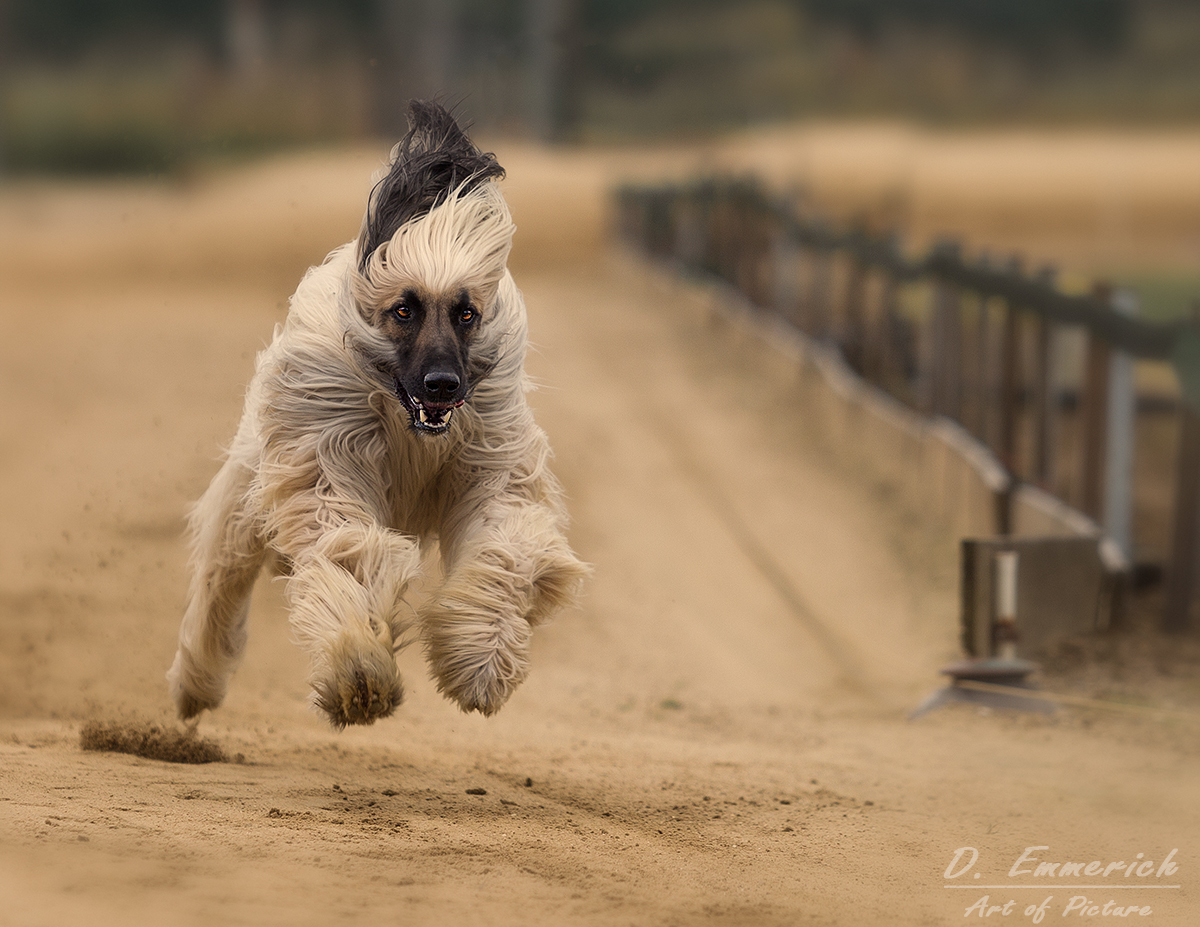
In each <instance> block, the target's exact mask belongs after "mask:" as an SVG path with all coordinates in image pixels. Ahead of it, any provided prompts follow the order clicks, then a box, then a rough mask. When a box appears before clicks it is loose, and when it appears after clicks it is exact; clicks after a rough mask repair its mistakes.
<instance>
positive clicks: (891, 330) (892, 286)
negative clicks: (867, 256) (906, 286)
mask: <svg viewBox="0 0 1200 927" xmlns="http://www.w3.org/2000/svg"><path fill="white" fill-rule="evenodd" d="M888 249H889V250H890V251H891V252H892V254H893V255H899V253H900V241H899V239H898V237H897V236H896V235H895V233H893V234H892V235H891V236H890V237H889V239H888ZM879 276H880V280H879V316H878V322H877V323H876V324H877V326H878V333H877V338H878V353H877V354H876V357H875V360H874V363H875V364H876V368H875V380H876V382H877V383H878V384H879V385H880V386H882V387H883V388H884V389H889V388H891V387H892V386H893V383H896V384H899V383H901V382H903V383H904V385H905V386H907V385H908V377H907V370H906V369H905V367H906V364H905V362H904V360H903V355H902V353H901V345H900V344H899V337H898V336H899V328H900V314H899V312H897V303H898V301H899V299H900V281H899V280H897V279H896V275H895V274H894V273H892V272H891V271H889V270H887V269H883V270H880V271H879ZM893 391H894V390H893Z"/></svg>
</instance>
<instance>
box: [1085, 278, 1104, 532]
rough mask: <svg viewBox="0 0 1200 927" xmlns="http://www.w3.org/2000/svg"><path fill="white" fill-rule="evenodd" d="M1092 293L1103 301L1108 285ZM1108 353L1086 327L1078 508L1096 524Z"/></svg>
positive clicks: (1101, 482) (1101, 515)
mask: <svg viewBox="0 0 1200 927" xmlns="http://www.w3.org/2000/svg"><path fill="white" fill-rule="evenodd" d="M1094 293H1095V296H1096V297H1097V298H1099V299H1102V300H1104V301H1105V302H1108V301H1109V300H1110V299H1111V297H1112V289H1111V287H1109V286H1108V285H1107V284H1104V283H1098V284H1096V287H1095V291H1094ZM1111 355H1112V349H1111V348H1110V347H1109V344H1108V342H1106V341H1104V340H1103V339H1101V338H1099V337H1097V336H1096V334H1095V333H1094V332H1092V331H1090V330H1089V331H1088V333H1087V355H1086V361H1085V366H1084V373H1083V388H1082V390H1081V392H1080V396H1079V417H1080V418H1079V421H1080V440H1079V443H1078V453H1079V457H1078V466H1079V471H1078V472H1079V487H1080V489H1079V500H1080V501H1079V507H1080V508H1081V509H1082V510H1083V511H1084V512H1085V513H1086V514H1087V515H1089V516H1091V517H1092V518H1093V519H1095V521H1096V522H1098V523H1102V522H1103V519H1104V483H1105V480H1106V478H1107V472H1106V471H1107V465H1108V461H1107V459H1106V455H1105V451H1106V450H1107V449H1108V400H1109V368H1110V358H1111Z"/></svg>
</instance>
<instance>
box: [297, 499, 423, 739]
mask: <svg viewBox="0 0 1200 927" xmlns="http://www.w3.org/2000/svg"><path fill="white" fill-rule="evenodd" d="M419 567H420V553H419V551H418V549H417V545H416V543H415V542H414V541H413V540H412V539H411V538H408V537H405V536H403V535H401V534H398V533H397V532H395V531H391V530H389V529H387V528H383V527H381V526H379V525H377V524H370V523H356V522H345V523H343V524H341V525H337V526H335V527H332V528H329V529H326V530H325V531H323V532H322V533H321V534H320V535H319V536H318V537H317V538H316V540H315V541H313V542H311V543H309V544H306V545H305V546H304V547H303V548H302V549H301V550H300V551H299V552H298V554H297V555H296V557H295V558H294V559H293V565H292V575H291V577H290V579H289V581H288V589H287V598H288V601H289V604H290V606H291V625H292V629H293V632H294V633H295V636H296V640H297V643H299V644H300V645H301V646H302V647H304V649H305V650H307V651H308V652H309V654H310V655H311V658H312V677H311V684H312V689H313V703H314V704H315V705H316V706H317V707H318V708H320V709H321V710H322V711H323V712H325V714H326V715H327V716H328V717H329V721H330V723H331V724H333V725H334V726H335V727H338V728H342V727H345V726H346V725H347V724H370V723H372V722H373V721H375V720H376V719H378V718H384V717H387V716H388V715H390V714H391V713H392V712H393V711H395V710H396V708H397V707H398V706H399V704H400V702H401V700H402V699H403V696H404V690H403V686H402V684H401V681H400V673H399V670H398V669H397V668H396V658H395V650H396V649H397V647H398V646H399V645H400V639H401V636H402V635H403V633H404V631H405V628H406V626H407V623H408V620H409V618H408V617H407V616H406V615H405V614H404V613H403V610H404V609H405V608H406V606H405V605H404V602H403V599H402V596H403V594H404V589H405V586H407V584H408V583H409V582H410V581H411V579H412V578H413V577H414V576H415V575H416V573H417V572H418V570H419Z"/></svg>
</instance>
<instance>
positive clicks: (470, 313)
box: [458, 306, 476, 325]
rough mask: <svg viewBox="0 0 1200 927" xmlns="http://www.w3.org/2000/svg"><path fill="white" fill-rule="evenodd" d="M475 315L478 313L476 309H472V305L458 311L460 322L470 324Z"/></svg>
mask: <svg viewBox="0 0 1200 927" xmlns="http://www.w3.org/2000/svg"><path fill="white" fill-rule="evenodd" d="M475 315H476V312H475V310H474V309H472V308H471V307H470V306H467V307H466V308H465V309H462V310H460V311H459V313H458V321H459V324H461V325H470V324H471V323H472V322H474V321H475Z"/></svg>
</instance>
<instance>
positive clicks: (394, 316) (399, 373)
mask: <svg viewBox="0 0 1200 927" xmlns="http://www.w3.org/2000/svg"><path fill="white" fill-rule="evenodd" d="M376 326H377V327H378V329H379V331H380V332H381V333H382V334H383V335H384V336H385V337H386V338H387V339H388V340H389V341H390V342H391V343H392V345H393V346H394V349H395V353H394V358H395V362H394V367H393V369H392V370H390V371H389V372H390V373H391V374H392V379H393V381H394V386H395V389H396V395H397V396H398V397H399V398H400V402H401V403H402V404H403V405H404V408H405V409H407V410H408V414H409V420H410V423H411V425H412V428H413V429H414V430H415V431H417V432H420V433H422V434H430V435H438V434H444V433H445V432H446V431H447V429H449V427H450V421H451V419H452V418H453V416H454V410H455V409H457V408H459V407H460V406H462V404H463V403H464V402H466V400H467V397H468V394H469V392H470V389H471V387H472V385H473V384H472V383H471V364H470V352H471V342H472V340H473V336H474V334H475V332H476V330H477V329H478V327H479V308H478V307H477V306H476V305H475V304H474V303H473V302H472V299H471V296H470V294H469V293H468V292H467V291H466V290H458V291H450V292H446V293H430V292H427V291H424V290H421V289H416V288H410V289H407V290H405V291H404V292H403V293H402V294H401V295H400V297H399V298H398V299H397V300H396V301H395V302H394V303H392V304H391V305H390V306H388V307H386V308H385V309H382V310H378V315H377V318H376Z"/></svg>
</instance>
